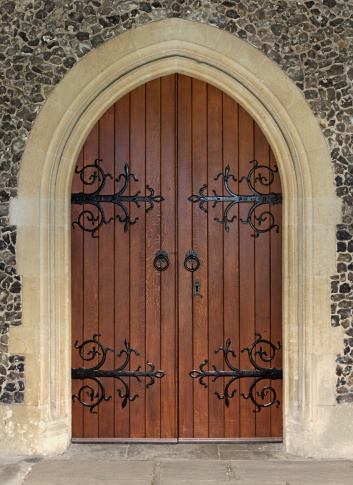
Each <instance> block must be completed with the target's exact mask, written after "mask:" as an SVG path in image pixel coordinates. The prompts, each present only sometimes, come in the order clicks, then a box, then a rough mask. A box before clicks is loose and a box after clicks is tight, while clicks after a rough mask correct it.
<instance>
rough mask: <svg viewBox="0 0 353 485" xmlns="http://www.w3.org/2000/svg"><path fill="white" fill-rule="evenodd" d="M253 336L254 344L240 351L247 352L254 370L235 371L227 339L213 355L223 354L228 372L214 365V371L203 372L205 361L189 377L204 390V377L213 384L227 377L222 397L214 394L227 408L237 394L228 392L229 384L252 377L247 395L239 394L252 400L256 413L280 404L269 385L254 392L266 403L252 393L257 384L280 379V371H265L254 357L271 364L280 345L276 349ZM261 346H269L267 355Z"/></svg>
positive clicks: (256, 334) (274, 368) (259, 336)
mask: <svg viewBox="0 0 353 485" xmlns="http://www.w3.org/2000/svg"><path fill="white" fill-rule="evenodd" d="M255 336H257V337H258V339H257V340H255V342H254V343H253V344H252V345H251V347H250V348H248V347H244V348H243V349H242V352H245V351H247V352H248V355H249V360H250V362H251V364H252V365H253V366H254V367H255V369H252V370H240V369H237V368H236V367H234V366H233V365H232V364H231V363H230V362H229V357H228V354H231V355H232V356H233V357H234V358H235V357H236V355H235V353H234V350H232V349H230V348H229V346H230V339H228V340H227V342H226V346H225V347H219V348H218V349H217V350H215V354H218V352H220V351H221V350H222V352H223V354H224V360H225V362H226V364H227V366H228V367H229V369H230V370H226V371H223V370H218V369H217V368H216V366H215V365H213V366H212V367H213V369H214V370H213V371H209V370H204V366H205V365H206V364H207V362H208V361H207V360H205V361H204V362H202V364H200V370H192V371H191V372H190V373H189V375H190V376H191V377H192V378H193V379H199V382H200V384H201V385H202V386H204V387H205V388H207V384H206V383H205V382H204V380H203V379H204V378H205V377H213V379H212V382H215V381H216V380H217V379H218V378H219V377H229V378H230V379H229V381H228V382H227V384H226V385H225V388H224V393H223V395H222V396H221V395H220V394H219V393H218V392H215V394H216V395H217V397H218V399H224V400H225V404H226V406H227V407H228V406H229V399H231V398H232V397H233V396H234V394H235V393H236V392H237V391H236V389H235V390H233V391H231V392H230V391H229V388H230V386H231V384H232V383H233V382H234V381H236V380H238V379H241V378H242V377H254V378H255V379H254V380H253V382H252V383H251V385H250V388H249V393H248V395H245V394H244V393H241V395H242V397H243V398H244V399H249V398H250V399H251V400H252V402H253V403H254V404H255V406H256V408H255V410H254V413H258V412H259V411H260V410H261V408H266V407H269V406H272V404H277V407H278V406H279V404H280V402H279V401H278V399H277V396H276V391H275V389H274V388H273V387H272V386H271V385H269V386H264V387H263V389H262V391H261V392H256V394H257V396H259V397H260V398H261V399H262V401H264V400H265V398H267V402H266V403H263V402H259V401H258V399H257V397H256V396H255V392H254V391H255V386H256V384H258V383H259V382H260V381H262V380H264V379H271V380H276V379H282V369H281V368H276V367H271V368H269V369H265V368H263V367H261V366H259V365H258V364H257V363H256V362H255V355H256V354H257V355H259V357H260V359H261V360H262V361H263V362H271V360H272V359H273V358H274V357H275V354H276V350H280V348H281V344H280V343H279V342H278V347H276V346H275V345H274V344H273V343H272V342H270V341H269V340H264V339H263V338H262V337H261V335H260V334H259V333H255ZM258 345H260V347H259V348H258V350H256V351H255V353H254V350H255V348H256V346H258ZM263 345H268V346H269V354H268V353H267V352H266V350H263V348H262V346H263Z"/></svg>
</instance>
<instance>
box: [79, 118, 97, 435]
mask: <svg viewBox="0 0 353 485" xmlns="http://www.w3.org/2000/svg"><path fill="white" fill-rule="evenodd" d="M98 135H99V134H98V123H97V124H96V125H95V126H94V127H93V129H92V131H91V133H90V134H89V136H88V138H87V140H86V142H85V146H84V165H90V164H93V162H94V160H95V159H96V158H98V155H99V152H98V146H99V139H98ZM86 175H87V176H86V179H87V180H88V173H87V174H86ZM96 188H98V181H96V182H95V183H94V184H93V185H88V186H85V187H84V190H85V192H87V193H92V192H93V191H94V190H95V189H96ZM89 209H91V207H89ZM93 212H94V211H93ZM97 215H98V214H97V212H96V213H94V216H95V217H96V216H97ZM83 239H84V273H83V275H84V280H83V292H84V340H89V339H92V337H93V335H94V334H98V333H99V323H98V305H99V302H98V238H93V237H92V235H91V233H89V232H84V236H83ZM92 364H93V361H92ZM86 383H87V384H89V385H92V381H90V380H87V381H85V384H86ZM92 387H93V388H94V389H95V392H97V390H98V389H97V386H96V385H95V384H94V385H92ZM99 412H100V410H98V413H99ZM83 415H84V437H85V438H97V437H98V415H97V414H93V413H91V412H90V409H89V408H87V407H85V408H84V411H83Z"/></svg>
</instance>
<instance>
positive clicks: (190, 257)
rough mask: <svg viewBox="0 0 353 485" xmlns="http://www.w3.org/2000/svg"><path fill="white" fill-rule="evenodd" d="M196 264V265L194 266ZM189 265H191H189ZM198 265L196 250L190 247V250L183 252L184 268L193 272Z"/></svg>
mask: <svg viewBox="0 0 353 485" xmlns="http://www.w3.org/2000/svg"><path fill="white" fill-rule="evenodd" d="M194 264H196V266H194ZM189 265H191V266H189ZM199 267H200V260H199V255H198V254H197V252H196V251H194V250H193V249H190V251H186V254H185V260H184V268H185V269H186V270H187V271H190V272H191V273H193V272H194V271H197V270H198V269H199Z"/></svg>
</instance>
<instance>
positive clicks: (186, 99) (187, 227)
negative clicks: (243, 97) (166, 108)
mask: <svg viewBox="0 0 353 485" xmlns="http://www.w3.org/2000/svg"><path fill="white" fill-rule="evenodd" d="M191 143H192V141H191V78H188V77H186V76H181V75H179V76H178V286H179V294H178V308H179V436H180V437H181V438H192V437H193V436H194V425H193V382H192V379H191V378H190V376H189V372H190V371H191V370H192V369H194V368H196V367H195V365H194V362H193V347H192V345H193V344H192V339H193V331H192V274H191V273H190V272H188V271H186V270H185V268H184V258H185V253H186V251H188V250H189V249H191V248H192V237H191V234H192V204H191V203H190V202H189V201H188V196H187V194H190V195H191V194H192V193H193V192H192V190H193V187H192V151H191V150H192V147H191Z"/></svg>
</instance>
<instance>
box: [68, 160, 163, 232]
mask: <svg viewBox="0 0 353 485" xmlns="http://www.w3.org/2000/svg"><path fill="white" fill-rule="evenodd" d="M101 161H102V160H101V159H96V160H95V161H94V164H91V165H86V166H84V167H83V168H82V169H81V170H78V167H76V169H75V172H76V173H77V174H79V175H80V179H81V181H82V182H83V183H84V184H85V185H93V184H94V183H95V182H96V180H98V182H99V187H98V188H97V190H95V191H94V192H92V193H91V194H85V193H83V192H79V193H78V194H71V204H79V205H84V204H90V205H92V206H95V207H96V208H97V209H98V215H97V216H96V217H95V216H94V214H93V212H92V210H91V209H86V208H85V209H84V210H83V211H82V212H81V214H80V215H79V216H78V218H77V221H75V222H73V223H72V227H73V228H75V225H76V224H77V225H78V226H79V227H80V228H81V229H83V230H84V231H88V232H90V233H91V234H92V236H93V237H98V236H97V235H96V234H95V233H96V232H97V231H98V229H99V228H100V227H101V226H102V224H109V223H110V222H111V221H112V220H113V218H112V217H111V218H110V219H109V220H106V218H105V214H104V210H103V207H102V205H101V204H102V203H105V202H111V203H113V204H116V205H118V206H119V207H121V208H122V210H123V212H124V217H121V216H119V215H117V216H116V218H117V219H118V220H119V221H120V222H122V223H123V224H124V231H125V232H126V231H127V230H128V227H129V225H130V226H132V225H133V224H135V223H136V221H137V220H138V219H139V218H138V217H136V218H135V219H134V220H133V221H132V220H131V219H130V214H129V211H128V210H127V208H126V206H125V204H126V203H127V202H134V203H135V204H136V205H137V207H141V206H140V203H141V202H146V203H147V204H149V206H148V207H147V209H146V213H147V212H149V211H150V210H152V209H153V206H154V204H155V203H158V204H159V203H160V202H162V201H163V200H164V199H163V197H161V196H160V195H154V190H153V189H152V188H151V187H150V186H149V185H146V189H147V190H149V192H150V193H149V194H148V195H146V196H142V195H139V194H140V193H141V191H140V190H139V191H138V192H136V194H135V195H123V194H124V192H125V190H126V189H127V186H128V184H129V179H130V178H131V177H132V178H133V180H134V181H135V182H137V181H138V179H137V178H136V176H135V175H134V174H130V173H129V166H128V165H127V164H125V166H124V173H122V174H120V175H119V177H118V178H117V179H115V181H116V182H120V180H121V179H125V182H124V186H123V187H122V189H120V190H119V192H117V193H116V194H111V195H104V194H101V192H102V190H103V188H104V186H105V182H106V179H107V177H109V178H111V179H113V177H112V176H111V175H110V174H109V173H107V174H106V173H104V171H103V169H102V168H101V167H100V166H99V162H101ZM85 218H86V220H87V222H88V223H90V226H92V227H87V224H85Z"/></svg>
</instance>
